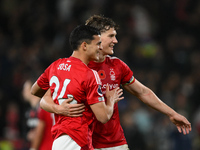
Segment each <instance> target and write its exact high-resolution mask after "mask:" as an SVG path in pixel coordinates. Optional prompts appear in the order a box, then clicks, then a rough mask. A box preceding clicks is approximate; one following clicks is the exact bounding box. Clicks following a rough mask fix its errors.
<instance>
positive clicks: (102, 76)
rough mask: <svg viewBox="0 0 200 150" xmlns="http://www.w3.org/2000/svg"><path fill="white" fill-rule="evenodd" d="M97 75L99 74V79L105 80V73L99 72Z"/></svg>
mask: <svg viewBox="0 0 200 150" xmlns="http://www.w3.org/2000/svg"><path fill="white" fill-rule="evenodd" d="M98 74H99V77H100V79H101V80H103V79H105V78H106V73H105V71H104V70H99V71H98Z"/></svg>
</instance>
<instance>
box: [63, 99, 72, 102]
mask: <svg viewBox="0 0 200 150" xmlns="http://www.w3.org/2000/svg"><path fill="white" fill-rule="evenodd" d="M72 100H73V98H67V99H66V100H65V101H64V102H65V103H69V102H71V101H72Z"/></svg>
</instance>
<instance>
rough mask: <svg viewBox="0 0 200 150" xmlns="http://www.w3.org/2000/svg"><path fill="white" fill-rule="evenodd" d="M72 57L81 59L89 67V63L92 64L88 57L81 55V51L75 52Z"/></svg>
mask: <svg viewBox="0 0 200 150" xmlns="http://www.w3.org/2000/svg"><path fill="white" fill-rule="evenodd" d="M71 56H72V57H75V58H78V59H80V60H81V61H82V62H83V63H84V64H86V65H88V63H89V62H90V61H89V60H88V57H86V56H85V55H84V54H82V53H80V52H79V51H73V53H72V55H71Z"/></svg>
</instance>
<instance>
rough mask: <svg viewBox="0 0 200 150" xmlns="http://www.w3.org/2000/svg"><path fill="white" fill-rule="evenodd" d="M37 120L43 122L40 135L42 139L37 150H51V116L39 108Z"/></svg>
mask: <svg viewBox="0 0 200 150" xmlns="http://www.w3.org/2000/svg"><path fill="white" fill-rule="evenodd" d="M38 119H40V120H41V121H44V123H45V128H44V131H43V133H42V135H43V137H42V141H41V143H40V146H39V150H44V149H45V150H51V149H52V144H53V138H52V135H51V127H52V126H53V114H52V113H49V112H47V111H45V110H43V109H41V108H39V109H38Z"/></svg>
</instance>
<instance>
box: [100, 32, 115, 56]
mask: <svg viewBox="0 0 200 150" xmlns="http://www.w3.org/2000/svg"><path fill="white" fill-rule="evenodd" d="M116 35H117V32H116V30H115V29H114V28H110V29H109V30H108V31H106V32H103V33H101V42H102V46H103V50H102V51H101V52H100V55H112V54H113V53H114V51H113V47H114V45H115V44H117V43H118V41H117V38H116Z"/></svg>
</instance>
